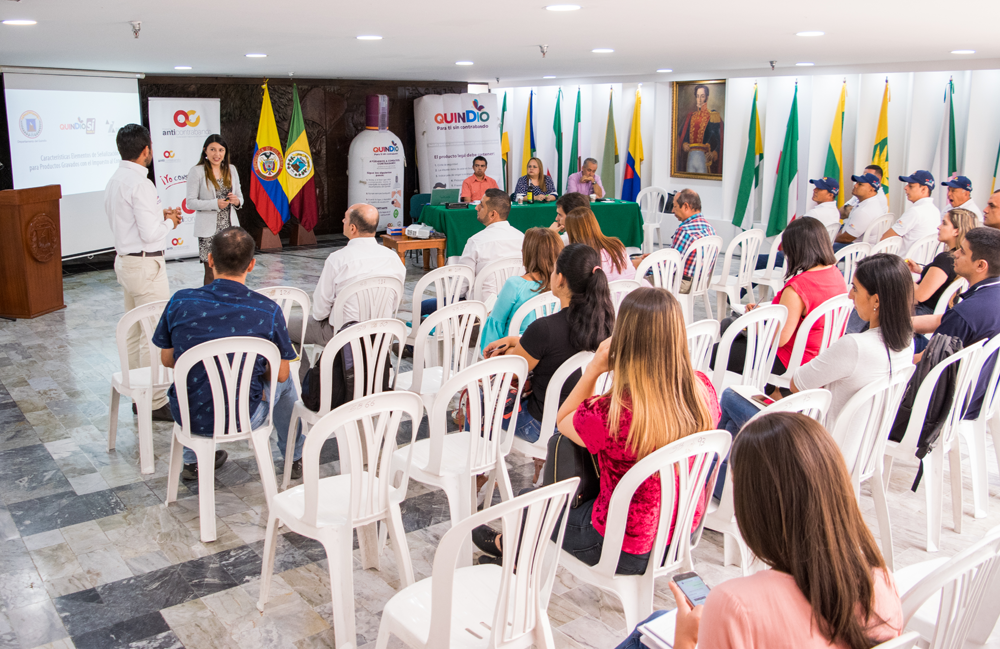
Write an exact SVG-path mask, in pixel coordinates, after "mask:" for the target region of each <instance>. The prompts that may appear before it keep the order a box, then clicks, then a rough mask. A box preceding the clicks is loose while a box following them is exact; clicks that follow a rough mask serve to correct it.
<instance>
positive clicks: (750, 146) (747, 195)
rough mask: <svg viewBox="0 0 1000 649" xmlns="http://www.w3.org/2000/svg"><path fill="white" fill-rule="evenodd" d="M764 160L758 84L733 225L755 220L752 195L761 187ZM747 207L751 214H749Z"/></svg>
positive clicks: (754, 89)
mask: <svg viewBox="0 0 1000 649" xmlns="http://www.w3.org/2000/svg"><path fill="white" fill-rule="evenodd" d="M763 160H764V140H763V138H761V136H760V115H759V114H758V113H757V86H756V85H754V88H753V106H752V107H751V109H750V132H749V133H748V134H747V153H746V156H745V157H744V158H743V175H742V176H740V191H739V194H737V196H736V210H735V211H734V212H733V225H735V226H737V227H739V226H742V225H743V223H745V222H747V217H748V216H749V218H750V220H749V222H750V223H752V222H753V203H755V202H756V201H751V200H750V199H751V197H752V196H754V195H755V194H756V193H757V190H759V189H760V164H761V162H763ZM747 207H749V208H750V214H749V215H748V214H747Z"/></svg>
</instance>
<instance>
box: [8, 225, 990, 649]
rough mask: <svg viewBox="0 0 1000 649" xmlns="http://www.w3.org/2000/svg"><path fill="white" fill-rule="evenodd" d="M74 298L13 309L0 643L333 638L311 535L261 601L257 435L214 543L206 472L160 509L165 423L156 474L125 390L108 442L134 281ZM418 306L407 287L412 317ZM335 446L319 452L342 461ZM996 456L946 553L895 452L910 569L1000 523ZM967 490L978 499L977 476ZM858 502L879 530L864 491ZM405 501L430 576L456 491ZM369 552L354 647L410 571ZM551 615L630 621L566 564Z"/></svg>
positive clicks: (591, 625) (705, 550)
mask: <svg viewBox="0 0 1000 649" xmlns="http://www.w3.org/2000/svg"><path fill="white" fill-rule="evenodd" d="M335 245H336V244H335ZM330 251H331V249H330V247H329V246H327V247H319V248H307V249H296V250H287V251H283V252H281V253H262V254H259V255H258V259H257V266H256V269H255V270H254V272H253V273H252V274H251V275H250V277H249V281H248V284H249V285H250V286H251V287H260V286H273V285H291V286H298V287H301V288H304V289H306V290H308V291H310V292H311V291H312V289H313V287H314V285H315V283H316V280H317V278H318V275H319V273H320V270H321V268H322V264H323V260H324V259H325V258H326V255H327V254H329V252H330ZM167 268H168V274H169V277H170V285H171V288H172V289H173V290H177V289H180V288H184V287H191V286H195V285H197V284H199V283H200V282H201V277H202V268H201V265H200V264H198V263H197V262H196V261H182V262H171V263H169V264H168V267H167ZM422 272H423V271H422V267H421V265H420V263H419V261H418V260H416V259H410V260H409V261H408V282H407V287H408V290H410V291H412V288H413V285H414V283H415V282H416V279H417V278H418V277H419V276H420V275H421V274H422ZM65 296H66V304H67V308H66V309H64V310H61V311H58V312H56V313H52V314H49V315H46V316H42V317H40V318H36V319H34V320H21V321H16V322H0V649H2V648H7V647H19V648H21V649H33V648H36V647H45V648H47V649H57V648H58V649H66V648H72V647H78V648H80V649H84V648H88V649H89V648H95V649H97V648H100V649H118V648H125V647H134V648H140V647H141V648H147V649H168V648H169V649H176V648H180V647H188V648H191V649H195V648H196V649H211V648H214V647H219V648H227V649H228V648H231V649H236V648H237V647H238V648H239V649H254V648H256V647H268V648H272V647H295V648H298V649H308V648H313V647H333V646H334V645H333V630H332V628H331V624H332V615H331V601H330V589H329V577H328V574H329V573H328V572H327V567H326V558H325V555H324V553H323V550H322V548H320V547H319V546H318V545H317V544H316V543H315V542H313V541H310V540H309V539H305V538H303V537H300V536H297V535H295V534H293V533H286V534H284V535H282V537H281V541H280V547H279V551H278V565H277V570H276V572H277V575H276V577H275V579H274V582H273V587H272V594H271V599H270V603H269V604H268V606H267V608H266V610H265V612H263V613H261V612H259V611H258V610H257V608H256V605H255V604H256V600H257V589H258V583H259V575H260V563H261V559H260V554H261V551H262V546H263V541H262V539H263V537H264V526H265V524H266V512H265V511H264V496H263V491H262V487H261V483H260V481H259V475H258V473H257V467H256V463H255V462H254V460H253V456H252V454H251V453H250V450H249V448H248V447H247V446H246V445H245V444H231V445H228V446H229V447H230V457H231V460H230V461H229V462H228V463H227V464H226V465H225V467H224V468H223V469H222V470H220V471H219V472H218V473H217V474H216V484H215V488H216V515H217V525H218V540H217V541H215V542H213V543H208V544H205V543H201V541H200V540H199V536H198V501H197V487H196V485H195V484H193V483H184V484H182V486H181V488H180V499H179V500H178V502H177V503H175V504H171V505H170V506H167V505H165V504H164V500H165V497H166V490H167V484H166V471H167V451H168V448H169V444H170V427H169V425H167V424H163V423H154V438H155V440H154V441H155V453H156V465H155V468H156V471H155V473H153V474H151V475H142V474H141V473H139V469H138V448H137V441H136V437H135V418H134V417H133V415H132V413H131V407H130V404H129V402H128V400H127V399H122V403H121V406H120V412H119V421H120V424H119V431H118V442H117V448H116V450H115V451H114V452H111V453H109V452H108V451H107V446H106V445H107V441H106V440H107V427H108V415H109V403H110V376H111V374H112V372H114V371H116V370H117V369H118V358H117V352H116V348H115V340H114V327H115V323H116V322H117V321H118V319H119V318H120V317H121V315H122V314H123V304H122V298H121V290H120V288H119V286H118V285H117V283H116V280H115V276H114V271H112V270H96V271H92V272H86V273H80V274H75V275H70V276H67V277H66V278H65ZM409 303H410V296H407V297H406V299H405V300H404V306H403V308H402V309H401V314H405V313H408V311H409ZM698 308H699V309H701V308H702V307H701V306H700V305H699V306H698ZM273 450H274V451H275V457H276V458H280V456H279V455H277V452H276V448H275V449H273ZM330 450H331V452H326V451H324V455H323V458H322V460H323V463H324V467H323V470H324V471H330V472H332V471H335V470H336V469H337V459H336V453H335V450H334V449H332V448H331V449H330ZM988 457H989V467H990V495H991V498H990V501H991V502H990V505H991V510H990V515H989V517H988V518H985V519H978V520H976V519H973V518H972V516H971V505H970V504H969V503H968V502H967V503H966V505H965V514H964V516H963V520H962V524H963V529H962V532H963V533H962V534H957V533H955V531H954V529H953V525H952V521H951V517H950V515H949V514H948V513H947V512H950V496H949V494H948V493H946V494H945V512H946V513H945V515H944V520H945V529H944V531H943V534H942V552H941V553H940V554H938V555H930V554H928V553H927V552H925V551H924V550H923V542H924V531H923V530H924V520H925V517H924V493H923V489H922V488H921V489H920V490H919V491H918V492H917V493H912V492H911V491H910V490H909V486H910V483H911V481H912V478H913V474H914V471H915V469H916V462H915V461H914V462H910V463H901V464H899V465H897V467H896V469H895V470H894V472H893V475H892V484H891V488H890V493H889V502H890V506H891V508H892V516H893V519H892V520H893V533H894V537H895V538H894V540H895V548H896V565H897V567H903V566H907V565H910V564H913V563H915V562H919V561H922V560H925V559H928V558H932V557H934V556H942V555H951V554H954V553H955V552H957V551H959V550H961V549H962V548H964V547H966V546H968V545H969V544H971V543H972V542H974V541H975V540H976V539H978V538H979V537H981V536H982V534H983V533H984V532H985V531H986V530H987V529H989V528H991V527H993V526H995V525H997V524H1000V498H998V496H1000V478H998V475H997V467H996V459H995V455H994V454H993V451H992V447H991V448H990V453H989V455H988ZM508 462H509V464H510V466H511V473H512V478H513V480H514V482H515V485H514V486H515V492H516V491H517V489H518V488H520V487H522V486H526V485H527V483H528V482H529V480H530V475H529V472H530V463H529V462H528V461H527V460H526V459H525V458H523V457H519V456H511V457H510V458H509V459H508ZM277 464H278V468H279V471H280V468H281V463H280V459H278V460H277ZM946 471H947V469H946ZM946 480H947V477H946ZM965 486H966V490H965V494H966V500H967V501H968V500H969V494H970V491H969V481H968V476H966V477H965ZM862 507H863V509H864V512H865V517H866V520H867V521H868V522H869V524H870V525H872V526H873V528H874V529H876V530H877V525H876V524H875V517H874V511H873V506H872V500H871V497H870V494H869V493H868V491H867V490H864V493H863V497H862ZM403 512H404V514H403V519H404V524H405V527H406V530H407V539H408V543H409V549H410V554H411V556H412V557H413V564H414V570H415V573H416V576H417V578H418V579H419V578H422V577H426V576H428V575H429V574H430V570H431V563H432V561H433V556H434V551H435V548H436V545H437V541H438V539H439V538H440V536H441V534H443V533H444V531H446V530H447V529H448V527H449V525H450V523H449V520H448V513H447V512H448V510H447V506H446V501H445V498H444V496H443V494H442V493H441V492H440V491H436V490H428V489H426V488H424V487H422V486H420V485H417V484H414V483H411V486H410V492H409V497H408V498H407V500H406V501H405V503H404V506H403ZM355 553H356V556H355V562H354V564H355V570H354V583H355V592H356V615H357V644H358V646H359V647H367V646H372V647H373V646H374V641H375V638H376V635H377V632H378V625H379V618H380V614H381V611H382V607H383V606H384V605H385V602H386V601H387V600H388V598H389V597H390V596H391V595H392V594H393V593H394V592H395V590H396V589H397V588H398V587H399V580H398V577H397V573H396V568H395V565H394V560H393V557H392V553H391V552H389V553H386V555H385V556H383V558H382V568H383V569H382V571H381V572H379V571H376V570H363V569H361V564H360V561H359V560H358V558H357V551H355ZM694 557H695V560H696V567H695V569H696V570H697V571H698V572H699V573H700V574H701V575H702V576H703V577H704V579H705V581H706V582H708V584H709V585H715V584H718V583H719V582H721V581H724V580H725V579H728V578H731V577H735V576H738V575H739V574H740V571H739V569H738V568H736V567H733V566H729V567H723V565H722V539H721V536H720V535H718V534H715V533H713V532H706V533H705V536H704V538H703V539H702V543H701V544H700V545H699V546H698V548H697V549H696V550H695V552H694ZM657 605H658V606H659V607H672V606H673V602H672V599H671V597H670V595H669V591H668V590H667V588H666V584H663V583H661V584H658V588H657ZM549 614H550V617H551V619H552V623H553V627H554V634H555V638H556V643H557V645H558V646H559V647H566V648H579V647H595V648H601V649H610V648H611V647H614V646H615V645H616V644H617V643H618V642H619V641H620V640H621V639H622V638H623V637H624V636H625V635H626V632H627V630H626V629H625V624H624V618H623V616H622V611H621V607H620V605H619V604H618V602H617V601H616V600H615V599H614V598H613V597H611V596H608V595H606V594H604V593H602V592H600V591H598V590H596V589H594V588H592V587H590V586H587V585H584V584H581V583H579V582H577V581H576V580H574V579H573V578H572V577H570V576H569V575H568V574H566V573H564V572H561V571H560V574H559V578H558V581H557V583H556V585H555V590H554V594H553V596H552V599H551V603H550V606H549ZM390 646H394V645H390Z"/></svg>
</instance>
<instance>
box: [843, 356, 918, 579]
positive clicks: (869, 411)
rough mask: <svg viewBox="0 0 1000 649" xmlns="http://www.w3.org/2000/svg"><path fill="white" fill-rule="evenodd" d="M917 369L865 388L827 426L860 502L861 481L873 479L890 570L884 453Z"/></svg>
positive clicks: (901, 371)
mask: <svg viewBox="0 0 1000 649" xmlns="http://www.w3.org/2000/svg"><path fill="white" fill-rule="evenodd" d="M914 369H915V368H914V366H913V365H907V366H906V367H903V368H900V369H898V370H896V371H895V372H893V373H892V374H891V375H890V376H886V377H884V378H881V379H877V380H875V381H872V382H871V383H869V384H868V385H866V386H865V387H863V388H861V389H860V390H858V391H857V392H856V393H855V394H854V396H853V397H851V398H850V399H849V400H848V401H847V403H846V404H844V407H843V408H842V409H841V410H840V412H839V413H836V415H837V417H836V422H835V423H834V424H833V425H828V426H827V429H828V430H830V431H831V434H832V435H833V439H834V441H836V442H837V446H838V447H839V448H840V451H841V453H843V455H844V462H845V463H846V464H847V470H848V472H850V474H851V484H852V485H853V486H854V495H855V497H856V498H857V499H858V502H859V503H860V501H861V483H862V482H865V481H869V484H870V486H871V491H872V498H873V499H874V501H875V515H876V518H878V528H879V538H880V539H881V541H882V557H883V558H884V559H885V564H886V566H888V567H889V570H890V571H892V570H893V566H894V559H893V550H892V527H891V526H890V525H889V506H888V503H887V501H886V495H885V493H886V488H887V484H888V483H887V481H886V480H885V476H884V474H883V463H882V457H883V455H884V454H885V444H886V442H887V441H888V439H889V430H890V429H891V428H892V422H893V420H894V419H895V418H896V412H897V411H898V410H899V404H900V402H901V401H902V400H903V394H904V393H905V392H906V386H907V384H908V383H909V381H910V377H911V376H913V372H914ZM859 416H860V417H859ZM859 418H860V419H862V420H863V422H864V424H863V425H862V426H860V427H858V426H857V420H858V419H859Z"/></svg>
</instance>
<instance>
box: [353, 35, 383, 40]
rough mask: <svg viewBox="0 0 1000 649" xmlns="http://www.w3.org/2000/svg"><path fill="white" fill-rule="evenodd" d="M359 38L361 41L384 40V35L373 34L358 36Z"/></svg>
mask: <svg viewBox="0 0 1000 649" xmlns="http://www.w3.org/2000/svg"><path fill="white" fill-rule="evenodd" d="M358 40H359V41H380V40H382V37H381V36H376V35H374V34H372V35H370V36H358Z"/></svg>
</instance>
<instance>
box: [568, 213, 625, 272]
mask: <svg viewBox="0 0 1000 649" xmlns="http://www.w3.org/2000/svg"><path fill="white" fill-rule="evenodd" d="M565 225H566V235H567V236H568V237H569V242H570V243H582V244H585V245H588V246H590V247H591V248H593V249H594V250H596V251H597V252H599V253H600V254H601V268H603V269H604V273H605V274H606V275H607V276H608V281H609V282H613V281H615V280H617V279H635V266H634V265H633V264H632V260H630V259H629V258H628V253H627V252H626V251H625V244H623V243H622V242H621V239H619V238H618V237H608V236H605V235H604V233H603V232H601V226H600V224H599V223H598V222H597V217H596V216H595V215H594V212H593V211H592V210H591V209H590V208H589V207H577V208H574V209H572V210H570V212H569V214H567V215H566V219H565Z"/></svg>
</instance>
